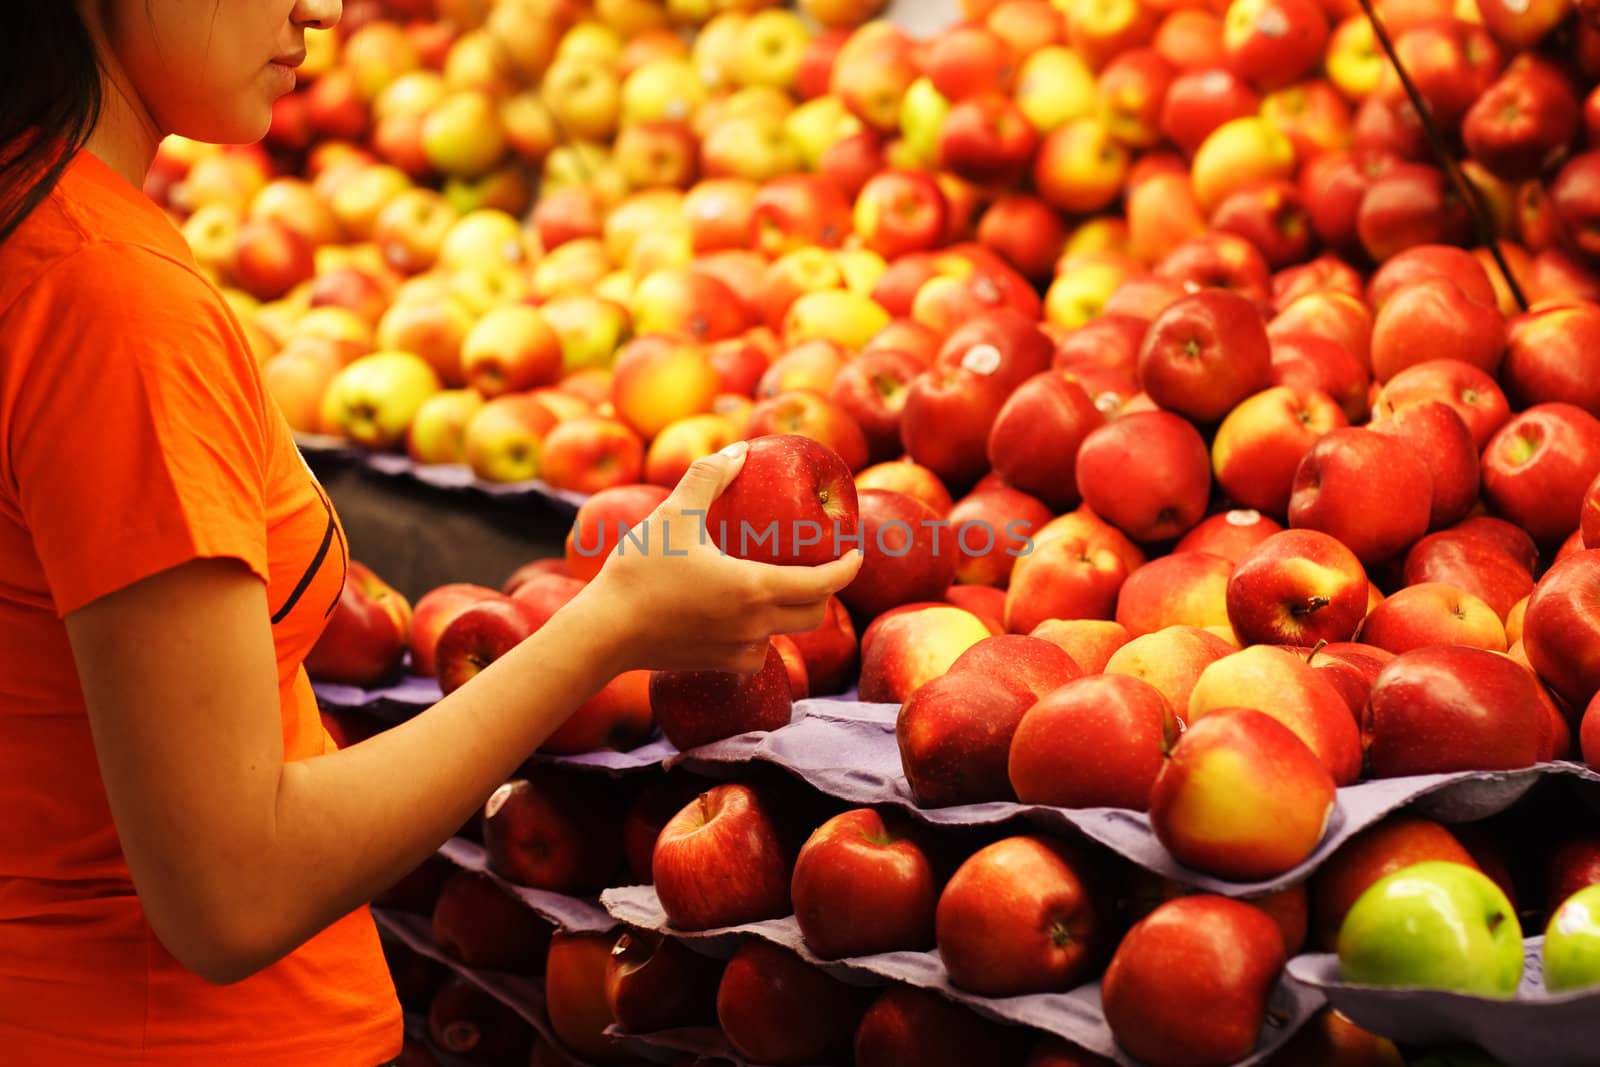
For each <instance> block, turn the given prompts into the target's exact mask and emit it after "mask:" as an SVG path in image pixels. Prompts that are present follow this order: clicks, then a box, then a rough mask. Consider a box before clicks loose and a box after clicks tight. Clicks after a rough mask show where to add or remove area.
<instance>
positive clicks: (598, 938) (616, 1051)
mask: <svg viewBox="0 0 1600 1067" xmlns="http://www.w3.org/2000/svg"><path fill="white" fill-rule="evenodd" d="M616 940H617V939H616V935H615V934H613V933H610V932H605V933H596V932H588V931H585V932H574V931H567V930H558V931H556V933H555V934H553V935H552V936H551V938H550V951H549V953H548V954H547V955H546V957H545V966H544V1008H545V1014H546V1016H547V1018H548V1019H549V1020H550V1030H551V1032H552V1034H553V1035H554V1037H555V1038H556V1040H557V1041H559V1042H560V1044H561V1046H562V1048H564V1049H567V1050H569V1051H570V1052H571V1053H572V1054H573V1055H576V1056H578V1057H581V1058H582V1059H583V1060H584V1061H585V1062H588V1063H600V1064H605V1063H615V1064H622V1063H626V1062H627V1061H628V1059H629V1057H628V1055H627V1053H626V1052H625V1051H623V1050H622V1048H621V1047H620V1046H619V1045H618V1044H617V1043H616V1039H615V1038H613V1037H611V1036H610V1035H609V1034H607V1033H606V1030H607V1029H608V1028H609V1027H611V1026H612V1025H613V1024H614V1023H615V1022H616V1018H615V1017H614V1016H613V1015H612V1014H611V1006H610V1004H609V1003H608V1002H607V999H606V970H607V967H608V965H609V963H610V961H611V949H612V947H613V946H614V945H615V944H616Z"/></svg>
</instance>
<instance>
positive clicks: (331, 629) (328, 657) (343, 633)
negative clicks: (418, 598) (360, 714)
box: [305, 560, 413, 687]
mask: <svg viewBox="0 0 1600 1067" xmlns="http://www.w3.org/2000/svg"><path fill="white" fill-rule="evenodd" d="M412 622H413V611H412V607H411V604H410V603H409V602H408V601H407V600H406V598H405V597H404V596H402V595H401V594H400V593H399V592H398V591H397V590H396V589H395V588H394V587H393V586H391V585H389V584H388V583H387V582H385V581H384V580H383V579H382V578H380V577H378V575H377V574H375V573H374V572H373V570H372V568H371V567H368V566H367V565H366V564H364V563H361V562H360V561H359V560H351V561H350V567H349V571H348V573H347V574H346V576H345V582H344V586H343V587H342V588H341V589H340V590H339V599H338V600H337V601H335V602H334V606H333V611H332V612H331V613H330V614H329V615H328V621H327V623H326V624H325V625H324V626H323V629H322V633H321V634H320V635H319V636H318V638H317V641H316V644H314V645H312V647H311V651H310V652H308V653H306V658H305V669H306V673H307V674H308V675H310V676H311V678H312V680H314V681H319V682H336V683H339V684H341V685H355V686H364V687H370V686H375V685H378V684H379V683H381V682H384V681H386V680H388V679H390V678H392V677H394V676H395V675H396V674H397V673H398V672H399V670H400V664H401V661H402V660H403V659H404V657H405V654H406V650H407V648H408V647H409V645H410V639H411V627H412Z"/></svg>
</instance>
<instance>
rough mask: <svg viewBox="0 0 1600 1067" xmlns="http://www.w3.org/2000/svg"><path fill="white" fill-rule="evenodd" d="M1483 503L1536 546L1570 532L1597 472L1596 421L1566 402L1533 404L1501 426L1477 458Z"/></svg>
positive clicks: (1599, 440) (1599, 434)
mask: <svg viewBox="0 0 1600 1067" xmlns="http://www.w3.org/2000/svg"><path fill="white" fill-rule="evenodd" d="M1482 471H1483V494H1484V498H1485V499H1486V500H1487V501H1488V502H1489V505H1490V506H1491V507H1492V508H1494V509H1495V511H1497V512H1499V513H1500V514H1501V515H1503V516H1504V517H1506V518H1507V519H1510V520H1511V521H1512V522H1515V523H1516V524H1517V525H1518V526H1521V527H1522V528H1523V529H1524V530H1526V531H1527V532H1528V533H1530V534H1532V535H1533V538H1534V540H1536V541H1538V542H1539V543H1540V544H1542V545H1546V546H1550V545H1557V544H1559V543H1560V542H1561V541H1562V540H1564V539H1565V538H1566V537H1567V536H1568V535H1570V534H1571V533H1572V531H1573V530H1575V529H1577V528H1578V522H1579V519H1580V517H1581V515H1582V510H1583V494H1584V491H1585V490H1586V489H1587V488H1588V486H1589V483H1590V482H1591V481H1593V480H1594V478H1595V476H1596V474H1600V419H1597V418H1596V417H1595V416H1593V415H1591V414H1589V413H1588V412H1587V411H1585V410H1583V409H1582V408H1580V407H1576V406H1574V405H1572V404H1564V403H1547V404H1535V405H1534V406H1533V407H1531V408H1528V409H1526V410H1524V411H1522V412H1520V413H1518V414H1517V415H1514V416H1513V417H1512V418H1511V420H1510V421H1509V422H1507V423H1506V424H1505V425H1504V426H1502V427H1501V428H1500V429H1499V431H1498V432H1496V433H1495V435H1494V437H1493V438H1491V439H1490V441H1489V443H1488V445H1486V446H1485V447H1484V450H1483V457H1482Z"/></svg>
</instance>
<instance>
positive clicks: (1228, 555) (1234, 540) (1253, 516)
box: [1172, 419, 1283, 565]
mask: <svg viewBox="0 0 1600 1067" xmlns="http://www.w3.org/2000/svg"><path fill="white" fill-rule="evenodd" d="M1223 421H1224V423H1226V421H1227V420H1226V419H1224V420H1223ZM1218 432H1219V433H1220V432H1221V430H1220V428H1219V430H1218ZM1219 481H1220V479H1219ZM1282 530H1283V527H1282V526H1281V525H1279V524H1278V522H1277V521H1276V520H1274V519H1271V518H1268V517H1267V516H1265V515H1263V514H1261V513H1260V512H1259V511H1256V510H1254V509H1253V508H1231V509H1229V510H1227V511H1219V512H1217V513H1216V514H1214V515H1210V516H1208V517H1206V518H1204V519H1201V520H1200V522H1199V523H1198V524H1197V525H1196V526H1195V527H1194V528H1193V529H1191V530H1190V531H1189V532H1188V533H1186V534H1184V535H1183V536H1182V537H1180V538H1178V543H1177V544H1175V545H1173V546H1172V551H1173V552H1204V553H1207V554H1208V555H1212V556H1221V557H1222V558H1223V559H1225V560H1228V561H1230V562H1232V563H1233V564H1235V565H1237V564H1238V562H1239V561H1240V560H1241V559H1243V558H1244V556H1245V553H1247V552H1249V551H1250V550H1251V549H1252V548H1254V547H1256V546H1257V545H1259V544H1260V543H1261V542H1262V541H1265V540H1266V539H1267V538H1268V537H1271V536H1272V535H1273V534H1275V533H1279V532H1281V531H1282Z"/></svg>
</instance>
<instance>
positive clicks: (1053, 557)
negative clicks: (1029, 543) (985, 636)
mask: <svg viewBox="0 0 1600 1067" xmlns="http://www.w3.org/2000/svg"><path fill="white" fill-rule="evenodd" d="M1128 574H1129V567H1128V565H1127V563H1125V562H1124V561H1123V559H1122V558H1121V557H1120V556H1119V555H1118V554H1117V552H1116V550H1115V549H1114V548H1112V547H1111V546H1110V545H1108V544H1107V543H1106V542H1105V541H1104V540H1101V539H1098V538H1091V536H1086V535H1080V534H1062V535H1059V536H1053V537H1045V536H1041V537H1040V538H1039V539H1038V540H1036V542H1035V545H1034V549H1033V551H1032V552H1029V553H1028V554H1027V555H1025V556H1023V557H1021V558H1020V559H1018V560H1017V562H1016V564H1015V566H1014V567H1013V568H1012V571H1011V583H1010V585H1008V586H1007V587H1006V606H1005V625H1006V629H1007V630H1009V631H1011V632H1012V633H1031V632H1032V631H1033V630H1034V629H1035V628H1036V627H1038V626H1039V625H1040V624H1041V623H1044V622H1045V621H1047V620H1050V619H1104V620H1111V619H1112V616H1114V615H1115V614H1116V607H1117V594H1118V592H1119V591H1120V590H1121V589H1122V583H1123V582H1124V581H1126V580H1127V577H1128ZM1124 629H1125V628H1124Z"/></svg>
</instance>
